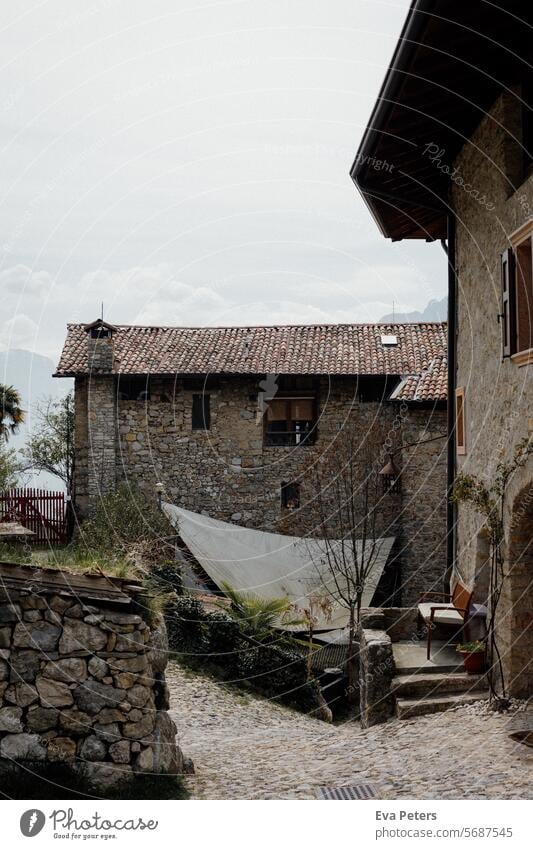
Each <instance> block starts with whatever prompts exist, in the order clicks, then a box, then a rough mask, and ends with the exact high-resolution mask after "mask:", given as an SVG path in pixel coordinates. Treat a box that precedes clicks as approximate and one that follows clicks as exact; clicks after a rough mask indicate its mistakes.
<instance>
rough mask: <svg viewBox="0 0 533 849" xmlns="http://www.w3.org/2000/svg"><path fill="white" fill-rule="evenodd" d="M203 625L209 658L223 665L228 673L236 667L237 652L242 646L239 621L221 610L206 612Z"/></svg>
mask: <svg viewBox="0 0 533 849" xmlns="http://www.w3.org/2000/svg"><path fill="white" fill-rule="evenodd" d="M205 626H206V631H207V639H208V645H209V659H210V661H211V662H213V663H219V664H222V665H224V666H225V667H226V668H227V670H228V673H229V674H234V673H236V672H237V669H238V654H239V650H240V648H241V646H242V640H241V629H240V628H239V623H238V622H235V620H234V619H232V618H231V616H228V614H227V613H224V612H223V611H220V612H215V613H207V614H206V615H205Z"/></svg>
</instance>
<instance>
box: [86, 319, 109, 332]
mask: <svg viewBox="0 0 533 849" xmlns="http://www.w3.org/2000/svg"><path fill="white" fill-rule="evenodd" d="M100 327H105V328H106V330H110V331H111V333H114V332H115V331H116V330H118V327H115V325H114V324H109V322H108V321H104V320H103V318H97V319H96V321H91V322H90V323H89V324H84V325H83V329H84V330H85V332H86V333H89V331H90V330H96V329H97V328H100Z"/></svg>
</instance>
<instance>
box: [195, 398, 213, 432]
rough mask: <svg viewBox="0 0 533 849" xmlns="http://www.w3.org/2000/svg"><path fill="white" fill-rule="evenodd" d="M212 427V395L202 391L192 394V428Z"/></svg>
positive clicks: (205, 428)
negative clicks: (199, 393) (198, 393)
mask: <svg viewBox="0 0 533 849" xmlns="http://www.w3.org/2000/svg"><path fill="white" fill-rule="evenodd" d="M210 427H211V404H210V396H209V395H205V393H202V394H201V395H193V396H192V429H193V430H209V428H210Z"/></svg>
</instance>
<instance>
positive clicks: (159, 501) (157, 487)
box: [155, 482, 165, 510]
mask: <svg viewBox="0 0 533 849" xmlns="http://www.w3.org/2000/svg"><path fill="white" fill-rule="evenodd" d="M164 489H165V485H164V484H162V483H161V482H159V483H156V485H155V491H156V492H157V506H158V507H159V509H160V510H161V504H162V501H163V490H164Z"/></svg>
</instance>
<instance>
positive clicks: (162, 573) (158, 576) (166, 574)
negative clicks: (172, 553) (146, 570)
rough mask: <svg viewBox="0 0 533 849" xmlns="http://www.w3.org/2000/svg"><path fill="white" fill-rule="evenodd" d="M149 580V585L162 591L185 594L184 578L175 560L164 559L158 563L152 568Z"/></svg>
mask: <svg viewBox="0 0 533 849" xmlns="http://www.w3.org/2000/svg"><path fill="white" fill-rule="evenodd" d="M147 580H148V584H149V586H153V587H154V588H155V589H156V590H159V591H160V592H167V593H170V592H172V593H176V595H183V578H182V575H181V570H180V568H179V566H178V564H177V563H176V561H175V560H164V561H162V562H161V563H156V565H155V566H153V567H152V569H151V570H150V575H149V576H148V579H147Z"/></svg>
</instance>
